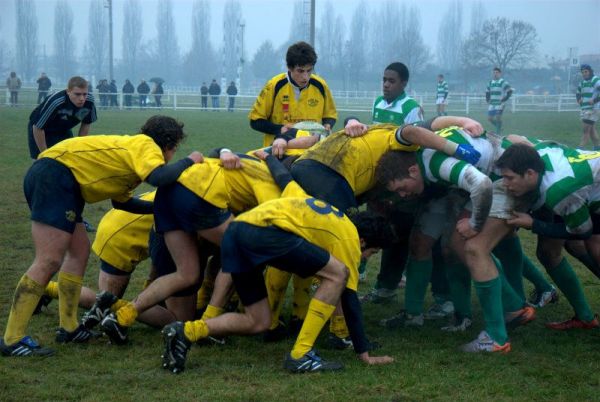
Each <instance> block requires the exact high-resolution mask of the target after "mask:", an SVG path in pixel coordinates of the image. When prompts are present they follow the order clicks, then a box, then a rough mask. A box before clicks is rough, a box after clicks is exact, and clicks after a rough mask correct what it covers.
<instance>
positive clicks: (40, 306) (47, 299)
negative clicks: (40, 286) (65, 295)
mask: <svg viewBox="0 0 600 402" xmlns="http://www.w3.org/2000/svg"><path fill="white" fill-rule="evenodd" d="M51 302H52V298H51V297H50V296H48V295H42V297H41V298H40V301H39V302H38V304H37V306H35V310H33V315H37V314H40V313H41V312H42V311H43V310H44V308H45V307H48V305H49V304H50V303H51Z"/></svg>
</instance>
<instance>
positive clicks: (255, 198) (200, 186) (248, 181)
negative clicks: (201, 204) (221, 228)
mask: <svg viewBox="0 0 600 402" xmlns="http://www.w3.org/2000/svg"><path fill="white" fill-rule="evenodd" d="M242 163H243V167H242V168H241V169H225V168H224V167H223V166H222V165H221V161H220V160H219V159H213V158H206V159H204V162H203V163H196V164H194V165H192V166H190V167H189V168H187V169H186V170H185V171H183V173H181V175H180V176H179V179H178V180H177V181H178V182H179V183H180V184H182V185H183V186H184V187H186V188H187V189H188V190H190V191H192V192H193V193H194V194H196V195H197V196H198V197H200V198H202V199H203V200H204V201H206V202H209V203H211V204H212V205H214V206H216V207H218V208H221V209H229V210H231V211H232V212H234V213H236V212H242V211H246V210H248V209H250V208H254V207H255V206H257V205H258V204H261V203H263V202H265V201H268V200H272V199H274V198H278V197H279V196H280V195H281V190H280V189H279V187H278V186H277V184H276V183H275V181H274V180H273V176H271V172H270V171H269V168H268V167H267V165H266V164H265V163H264V162H262V161H260V160H258V159H255V158H250V157H244V159H243V161H242Z"/></svg>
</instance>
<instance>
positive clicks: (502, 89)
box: [486, 78, 511, 106]
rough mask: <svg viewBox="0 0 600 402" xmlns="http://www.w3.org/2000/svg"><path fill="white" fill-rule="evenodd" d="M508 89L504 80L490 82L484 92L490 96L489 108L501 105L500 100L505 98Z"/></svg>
mask: <svg viewBox="0 0 600 402" xmlns="http://www.w3.org/2000/svg"><path fill="white" fill-rule="evenodd" d="M510 89H511V88H510V85H509V84H508V82H507V81H505V80H504V78H500V79H498V80H491V81H490V82H489V84H488V86H487V90H486V92H487V93H489V94H490V106H500V105H502V98H504V97H505V96H506V94H507V93H508V91H510Z"/></svg>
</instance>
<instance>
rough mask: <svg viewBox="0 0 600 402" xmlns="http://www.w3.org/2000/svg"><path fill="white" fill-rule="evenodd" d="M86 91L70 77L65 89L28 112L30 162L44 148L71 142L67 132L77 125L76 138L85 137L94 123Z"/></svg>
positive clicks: (82, 83) (91, 101) (91, 99)
mask: <svg viewBox="0 0 600 402" xmlns="http://www.w3.org/2000/svg"><path fill="white" fill-rule="evenodd" d="M88 89H89V87H88V82H87V81H86V80H85V79H83V78H81V77H72V78H71V79H70V80H69V83H68V85H67V89H63V90H62V91H59V92H56V93H55V94H53V95H51V96H49V97H47V98H46V99H45V100H44V102H42V104H40V105H39V106H38V107H36V108H35V109H34V110H33V112H31V115H30V116H29V124H28V126H27V134H28V139H29V155H30V156H31V158H32V159H37V157H38V155H39V153H40V152H42V151H44V150H45V149H46V148H50V147H51V146H52V145H54V144H57V143H59V142H61V141H63V140H66V139H67V138H72V137H73V132H72V131H71V129H72V128H73V127H75V126H76V125H78V124H80V123H81V126H80V127H79V136H80V137H83V136H85V135H87V134H88V132H89V131H90V126H91V124H92V123H93V122H95V121H96V119H97V116H96V107H95V106H94V97H93V96H92V94H90V93H89V92H88Z"/></svg>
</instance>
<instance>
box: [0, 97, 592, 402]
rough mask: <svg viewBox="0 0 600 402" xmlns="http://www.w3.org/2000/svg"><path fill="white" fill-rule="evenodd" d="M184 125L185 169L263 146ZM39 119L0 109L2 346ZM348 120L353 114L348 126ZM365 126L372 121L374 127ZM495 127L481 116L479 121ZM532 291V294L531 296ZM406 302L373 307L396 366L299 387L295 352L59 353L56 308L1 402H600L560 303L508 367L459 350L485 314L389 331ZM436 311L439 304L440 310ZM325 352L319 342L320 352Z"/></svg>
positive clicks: (92, 214)
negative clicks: (30, 145)
mask: <svg viewBox="0 0 600 402" xmlns="http://www.w3.org/2000/svg"><path fill="white" fill-rule="evenodd" d="M162 113H164V114H168V115H173V116H175V117H177V118H178V119H180V120H182V121H183V122H185V124H186V131H187V133H188V139H187V141H186V142H185V143H184V144H183V146H182V147H181V148H180V151H179V157H181V156H184V155H187V153H189V152H190V151H191V150H192V149H198V150H200V151H203V152H207V151H208V150H210V149H211V148H213V147H216V146H226V147H228V148H232V149H237V150H245V149H250V148H253V147H257V146H259V145H260V143H261V136H260V135H259V134H257V133H255V132H253V131H251V130H250V129H249V126H248V122H247V117H246V114H245V113H212V112H203V113H202V112H185V111H181V112H173V111H163V112H162ZM28 114H29V110H26V109H13V108H0V139H1V141H2V148H1V149H0V160H1V161H2V162H1V163H0V174H1V176H2V177H4V179H3V184H2V187H3V189H2V195H1V196H0V200H1V201H2V202H0V225H1V226H0V227H1V229H0V273H1V275H2V277H3V280H2V281H1V282H0V331H1V332H2V333H3V331H4V326H5V325H6V318H7V315H8V310H9V308H10V302H11V299H12V292H13V290H14V287H15V285H16V283H17V281H18V280H19V278H20V276H21V275H22V274H23V272H24V271H25V270H26V269H27V268H28V266H29V264H30V263H31V260H32V258H33V249H32V244H31V238H30V223H29V211H28V209H27V205H26V203H25V200H24V197H23V194H22V190H21V186H22V177H23V175H24V173H25V171H26V170H27V168H28V167H29V165H30V163H31V162H30V160H29V157H28V155H29V154H28V151H27V139H26V125H27V118H28ZM150 114H151V113H150V112H146V111H143V112H142V111H138V110H135V111H120V112H119V111H116V112H111V111H99V120H98V122H97V123H95V124H94V125H93V129H92V133H95V134H110V133H119V134H123V133H135V132H137V131H136V130H137V128H138V127H140V126H141V125H142V124H143V122H144V121H145V119H146V118H147V117H148V116H150ZM341 117H342V118H343V117H344V116H343V114H342V116H341ZM363 117H366V116H363ZM473 117H475V118H480V119H483V118H484V116H483V115H476V116H473ZM505 127H506V132H507V133H508V132H515V133H519V134H525V135H531V136H537V137H542V138H552V139H556V140H559V141H562V142H565V143H567V144H569V145H575V144H577V142H578V141H579V137H580V132H581V129H580V123H579V120H578V116H577V114H575V113H570V114H557V113H536V114H507V115H506V116H505ZM109 208H110V206H109V203H108V202H102V203H98V204H93V205H88V206H87V207H86V209H85V216H86V218H87V219H88V220H89V221H90V222H92V223H93V224H94V225H96V224H97V223H98V221H99V219H100V218H101V216H102V215H103V213H104V212H106V211H107V210H108V209H109ZM521 236H522V239H523V244H524V247H525V248H526V250H527V252H528V254H529V255H533V250H534V246H535V244H534V239H533V238H532V237H531V236H530V235H527V234H521ZM377 264H378V260H377V259H376V258H375V259H372V261H370V265H369V273H370V275H369V283H368V284H362V285H361V288H360V291H361V292H366V291H367V290H368V289H369V288H370V287H371V286H372V281H373V280H374V278H375V274H376V265H377ZM575 265H576V268H577V270H578V272H579V273H580V278H581V281H582V283H583V285H584V287H585V290H586V294H587V296H588V298H589V300H590V302H591V305H592V307H593V309H594V310H595V311H600V285H599V283H598V281H597V280H596V279H595V278H593V277H592V275H590V274H588V272H587V271H586V270H585V269H584V268H581V267H580V266H579V265H578V264H575ZM97 267H98V260H97V258H96V257H95V256H91V258H90V263H89V267H88V271H87V274H86V277H85V284H86V285H89V286H92V287H95V282H96V278H97V273H98V268H97ZM147 267H148V266H147V264H142V265H141V266H140V267H139V268H138V272H136V273H135V274H134V280H133V282H132V284H131V285H130V288H129V290H128V293H127V296H128V297H133V296H134V295H135V294H136V293H137V292H138V291H139V290H140V289H141V284H142V282H143V280H144V277H145V274H146V272H147ZM527 286H528V285H527ZM528 289H529V286H528ZM401 300H403V292H402V291H401V292H400V298H399V302H397V303H394V304H391V305H387V306H383V307H381V306H373V305H366V306H364V310H365V314H366V325H367V333H368V334H369V336H370V337H371V338H372V339H373V340H377V341H378V342H380V343H381V344H382V345H383V347H382V349H381V351H380V352H379V353H385V354H390V355H392V356H394V357H395V358H396V362H395V363H394V364H392V365H388V366H379V367H367V366H365V365H363V364H362V363H361V362H359V361H358V360H357V359H356V358H355V356H354V353H353V352H351V351H344V352H337V351H333V350H326V349H322V355H323V356H324V357H326V358H335V359H338V360H340V361H342V362H344V363H345V364H346V369H345V370H344V371H343V372H339V373H335V374H334V373H326V374H316V375H289V374H287V373H286V372H284V371H283V370H282V369H281V364H282V359H283V357H284V356H285V354H286V353H287V352H288V351H289V349H290V347H291V345H292V340H289V341H285V342H282V343H278V344H263V343H262V341H261V340H260V339H257V338H252V337H249V338H244V337H233V338H231V339H230V340H229V343H228V344H227V345H226V346H224V347H220V348H217V347H194V348H192V350H191V352H190V353H189V355H188V364H187V367H186V371H185V372H184V373H183V374H181V375H178V376H174V375H172V374H170V373H167V372H165V371H163V370H161V369H160V353H161V350H162V342H161V336H160V333H159V331H157V330H156V329H153V328H149V327H146V326H143V325H141V324H136V325H135V326H134V327H133V328H132V330H131V331H130V338H131V343H130V345H128V346H124V347H116V346H113V345H109V344H107V341H106V340H101V339H100V340H95V341H92V342H91V343H90V344H87V345H67V346H64V345H56V344H55V343H54V329H55V328H56V327H57V326H58V314H57V303H52V304H51V305H50V306H49V309H48V310H47V311H45V312H44V313H43V314H41V315H38V316H35V317H34V318H33V320H32V321H31V323H30V327H29V333H30V334H31V335H33V336H34V337H36V338H37V339H38V340H39V341H40V342H41V343H43V344H44V345H47V346H51V347H54V348H56V350H57V355H56V356H54V357H51V358H46V359H36V358H31V359H17V358H0V400H2V401H17V400H18V401H30V400H31V401H38V400H53V401H54V400H57V401H58V400H86V401H108V400H111V401H112V400H114V401H128V400H165V401H170V400H178V401H189V400H202V401H221V400H234V401H277V400H292V401H315V400H321V401H334V400H345V401H354V400H373V401H421V400H427V401H430V400H450V401H454V400H473V401H481V400H500V401H508V400H519V401H521V400H532V401H538V400H552V401H560V400H564V401H584V400H598V398H599V395H600V375H599V372H600V332H599V331H574V332H569V333H560V332H552V331H550V330H547V329H545V328H544V326H543V324H544V322H546V321H549V320H556V319H565V318H568V317H569V316H570V315H571V314H572V311H571V309H570V307H569V305H568V304H567V302H566V301H565V300H564V299H563V298H561V300H560V302H559V303H558V304H555V305H551V306H549V307H546V308H544V309H542V310H540V311H538V318H537V320H536V321H534V322H533V323H532V324H530V325H528V326H527V327H524V328H519V329H516V330H515V331H513V332H511V333H510V336H511V341H512V345H513V351H512V352H511V353H510V354H508V355H503V356H495V355H494V356H491V355H477V356H472V355H466V354H461V353H460V352H458V351H457V346H458V345H460V344H462V343H465V342H467V341H470V340H471V339H473V338H474V337H475V336H477V334H478V331H479V330H481V328H482V321H481V314H480V311H479V308H478V305H477V302H476V298H475V297H473V300H474V303H475V308H474V311H475V315H476V321H475V324H474V326H473V328H472V329H471V330H470V331H469V332H467V333H465V334H455V335H448V334H445V333H443V332H441V331H440V330H439V329H438V327H439V326H441V325H440V323H437V322H427V323H426V325H425V326H424V327H423V328H421V329H405V330H400V331H389V330H383V329H380V328H378V326H377V322H378V321H379V320H380V319H381V318H384V317H386V316H389V315H391V314H394V313H396V312H397V310H398V309H400V308H401V306H402V303H401ZM429 301H430V300H428V302H429ZM320 345H322V342H319V344H318V345H317V346H320Z"/></svg>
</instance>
